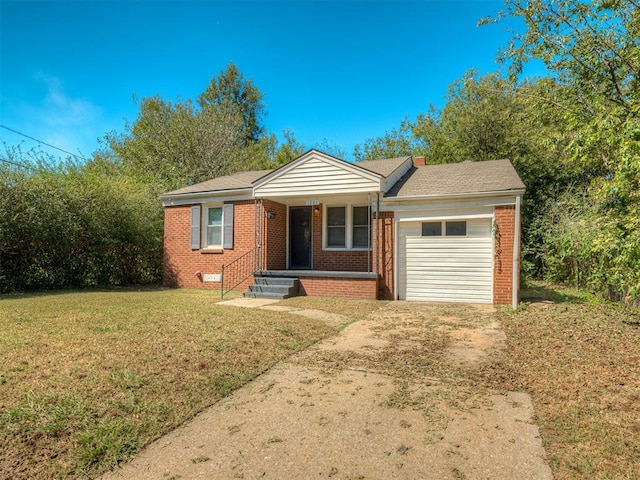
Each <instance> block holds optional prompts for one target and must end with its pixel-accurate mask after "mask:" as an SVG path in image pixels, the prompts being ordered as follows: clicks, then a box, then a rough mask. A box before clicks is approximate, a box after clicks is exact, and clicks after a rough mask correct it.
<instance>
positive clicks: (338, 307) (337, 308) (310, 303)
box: [278, 296, 388, 320]
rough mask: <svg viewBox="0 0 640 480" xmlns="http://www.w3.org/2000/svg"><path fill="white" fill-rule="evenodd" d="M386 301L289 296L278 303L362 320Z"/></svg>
mask: <svg viewBox="0 0 640 480" xmlns="http://www.w3.org/2000/svg"><path fill="white" fill-rule="evenodd" d="M387 303H388V302H386V301H384V300H358V299H350V298H333V297H305V296H300V297H291V298H287V299H285V300H283V301H282V302H280V303H279V304H278V305H284V306H287V307H296V308H302V309H313V310H322V311H323V312H329V313H337V314H339V315H346V316H348V317H349V318H351V319H353V320H362V319H363V318H366V317H367V316H368V315H369V314H370V313H372V312H374V311H376V310H377V309H379V308H381V307H382V306H384V305H386V304H387Z"/></svg>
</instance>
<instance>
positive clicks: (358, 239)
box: [323, 204, 372, 249]
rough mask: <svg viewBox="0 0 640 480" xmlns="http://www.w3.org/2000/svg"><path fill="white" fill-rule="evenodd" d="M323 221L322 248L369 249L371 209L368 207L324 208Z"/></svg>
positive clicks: (348, 205) (344, 206) (342, 206)
mask: <svg viewBox="0 0 640 480" xmlns="http://www.w3.org/2000/svg"><path fill="white" fill-rule="evenodd" d="M325 212H326V215H325V219H324V228H325V230H324V239H323V245H324V248H329V249H331V248H335V249H369V248H371V231H372V228H371V223H372V222H371V207H370V206H368V205H350V204H347V205H340V206H331V207H326V210H325Z"/></svg>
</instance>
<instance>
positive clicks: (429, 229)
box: [422, 220, 467, 237]
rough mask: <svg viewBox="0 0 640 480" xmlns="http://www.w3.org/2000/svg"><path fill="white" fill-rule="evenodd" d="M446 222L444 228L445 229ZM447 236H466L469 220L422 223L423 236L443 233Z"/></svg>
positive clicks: (437, 235)
mask: <svg viewBox="0 0 640 480" xmlns="http://www.w3.org/2000/svg"><path fill="white" fill-rule="evenodd" d="M443 224H444V229H443ZM443 231H444V235H445V236H447V237H465V236H466V235H467V222H466V221H465V220H463V221H460V222H458V221H456V222H423V223H422V236H423V237H441V236H442V235H443Z"/></svg>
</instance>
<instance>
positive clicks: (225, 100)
mask: <svg viewBox="0 0 640 480" xmlns="http://www.w3.org/2000/svg"><path fill="white" fill-rule="evenodd" d="M198 104H199V105H200V107H201V108H202V110H203V111H205V112H206V111H208V110H215V111H218V112H220V111H222V112H226V113H227V114H228V115H230V116H232V117H233V116H235V115H238V114H239V115H240V117H241V119H242V126H241V136H242V138H243V142H244V145H245V146H248V145H251V144H253V143H256V142H258V141H259V140H260V138H261V137H262V135H263V134H264V133H265V128H264V126H263V124H262V119H263V117H264V114H265V107H264V103H263V101H262V93H260V90H258V88H257V87H256V86H255V85H254V84H253V82H252V81H251V80H247V79H245V78H244V76H243V75H242V73H241V72H240V71H239V70H238V67H237V66H236V65H235V64H233V63H229V65H227V68H226V70H225V71H224V72H221V73H220V74H219V75H218V76H217V78H213V79H211V82H210V83H209V86H208V87H207V89H206V90H205V91H204V92H203V93H202V94H201V95H200V96H199V97H198Z"/></svg>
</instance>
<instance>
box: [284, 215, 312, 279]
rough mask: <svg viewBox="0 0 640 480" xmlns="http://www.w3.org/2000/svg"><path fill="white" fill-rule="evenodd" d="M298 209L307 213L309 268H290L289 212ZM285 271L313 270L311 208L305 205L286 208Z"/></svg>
mask: <svg viewBox="0 0 640 480" xmlns="http://www.w3.org/2000/svg"><path fill="white" fill-rule="evenodd" d="M292 209H300V210H307V211H308V212H309V229H310V235H311V236H310V239H309V266H308V267H292V266H291V246H292V245H291V243H292V242H291V233H292V232H291V210H292ZM287 270H313V207H310V206H307V205H291V206H289V207H287Z"/></svg>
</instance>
